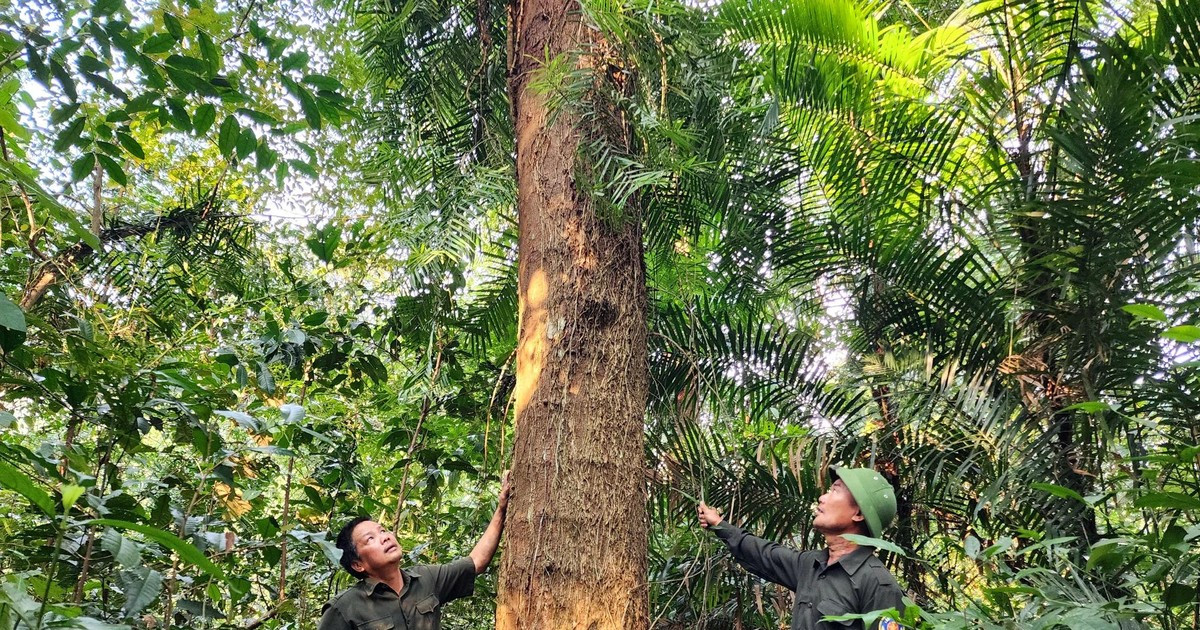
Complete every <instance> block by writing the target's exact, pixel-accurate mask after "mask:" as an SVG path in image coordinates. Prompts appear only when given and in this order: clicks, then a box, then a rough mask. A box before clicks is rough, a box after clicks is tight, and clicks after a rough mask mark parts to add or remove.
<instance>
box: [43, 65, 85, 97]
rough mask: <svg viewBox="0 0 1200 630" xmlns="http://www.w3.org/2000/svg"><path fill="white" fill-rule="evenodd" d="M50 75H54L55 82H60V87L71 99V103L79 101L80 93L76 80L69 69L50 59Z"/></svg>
mask: <svg viewBox="0 0 1200 630" xmlns="http://www.w3.org/2000/svg"><path fill="white" fill-rule="evenodd" d="M50 74H52V75H54V80H55V81H58V84H59V86H61V87H62V89H63V92H66V93H67V97H68V98H70V99H71V102H75V101H78V100H79V92H78V91H77V90H76V88H75V79H73V78H72V77H71V73H70V72H67V69H66V68H64V67H63V65H62V64H61V63H59V62H58V61H57V60H55V59H53V58H51V59H50Z"/></svg>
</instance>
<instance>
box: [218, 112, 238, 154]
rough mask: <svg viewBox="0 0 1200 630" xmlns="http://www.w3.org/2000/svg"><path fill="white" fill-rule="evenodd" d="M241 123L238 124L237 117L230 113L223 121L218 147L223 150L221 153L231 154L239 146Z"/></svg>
mask: <svg viewBox="0 0 1200 630" xmlns="http://www.w3.org/2000/svg"><path fill="white" fill-rule="evenodd" d="M241 133H242V129H241V125H239V124H238V121H237V117H235V116H233V115H229V116H226V117H225V120H224V121H222V122H221V133H220V135H219V136H218V138H217V148H219V149H220V150H221V155H225V156H229V155H232V154H233V151H234V149H236V148H237V141H238V138H239V137H240V136H241Z"/></svg>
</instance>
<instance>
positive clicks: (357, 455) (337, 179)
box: [0, 0, 1200, 629]
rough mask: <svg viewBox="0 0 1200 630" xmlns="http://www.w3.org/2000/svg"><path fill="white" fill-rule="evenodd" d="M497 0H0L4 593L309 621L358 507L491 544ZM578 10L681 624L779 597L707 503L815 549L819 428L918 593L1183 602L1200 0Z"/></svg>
mask: <svg viewBox="0 0 1200 630" xmlns="http://www.w3.org/2000/svg"><path fill="white" fill-rule="evenodd" d="M346 8H352V9H353V10H354V14H353V15H347V14H344V13H343V12H342V11H343V9H346ZM504 9H505V5H501V4H497V3H492V2H483V3H479V2H474V1H472V2H466V1H464V0H438V1H430V2H410V3H399V4H396V3H383V2H362V3H357V4H356V5H354V6H352V7H342V6H340V5H339V6H338V8H330V7H328V6H325V5H324V4H319V3H318V4H310V3H297V2H288V3H283V4H277V5H271V6H259V5H228V6H227V5H218V4H213V3H206V2H187V3H182V4H180V3H161V4H160V3H150V4H136V3H127V2H123V1H122V0H100V1H99V2H96V3H92V4H86V3H66V4H62V3H57V4H56V3H34V4H33V5H31V6H29V7H26V6H25V5H21V4H18V5H17V6H16V7H15V8H14V7H7V8H5V9H3V12H2V13H0V130H2V132H3V139H4V155H3V156H2V157H3V159H2V160H0V178H3V183H4V187H5V190H4V193H3V199H4V202H3V203H2V204H0V250H2V251H3V252H4V256H3V257H2V261H0V404H2V405H3V409H4V411H0V508H2V509H0V513H3V514H4V515H5V516H3V517H0V573H2V575H3V579H2V581H0V626H2V627H7V628H19V627H28V628H44V627H81V628H88V627H91V628H100V627H119V626H108V625H105V624H126V623H127V624H131V625H139V626H140V625H143V624H149V623H151V622H154V623H156V624H159V625H162V624H165V623H167V622H170V623H172V624H174V625H179V626H187V627H207V626H212V627H217V626H223V625H237V626H245V625H252V624H254V623H259V622H261V624H262V625H263V626H264V627H297V626H299V627H310V626H311V620H312V619H314V618H315V617H316V615H317V612H316V611H318V610H319V609H320V606H321V604H322V603H323V602H324V601H325V600H326V599H327V598H328V597H329V596H330V595H331V594H332V593H333V592H335V591H336V590H337V589H338V588H340V587H341V586H343V585H345V584H346V583H347V578H346V577H345V576H343V575H340V574H338V572H337V566H336V560H337V550H336V549H335V548H333V547H332V544H331V541H330V540H329V535H330V532H331V531H333V530H335V529H336V528H337V527H338V526H339V525H340V523H341V522H342V521H344V520H346V519H348V518H350V517H351V516H353V515H357V514H370V515H372V516H374V517H376V518H380V519H383V520H384V521H385V522H388V523H393V522H395V523H398V525H399V529H398V536H399V538H400V539H401V541H402V543H403V545H404V547H405V548H406V549H407V550H409V554H410V559H411V560H413V561H442V560H447V559H450V558H452V557H454V555H455V554H461V553H463V552H465V551H467V550H468V549H469V548H470V544H471V543H472V542H473V541H474V540H475V538H476V537H477V536H478V534H479V532H480V531H481V528H482V525H483V523H484V521H485V520H486V518H487V516H488V514H489V513H490V504H489V502H490V501H491V500H493V494H492V493H493V492H494V488H495V484H494V481H495V479H496V476H497V473H498V472H499V471H500V470H502V469H503V468H504V461H505V459H506V457H507V453H506V450H507V448H508V444H510V443H511V426H510V421H511V415H510V414H511V413H512V411H511V405H510V404H509V403H510V400H511V396H512V391H513V385H514V376H513V372H514V366H513V363H514V357H515V351H514V350H515V344H516V332H517V314H518V305H517V298H516V295H517V293H516V287H517V271H518V269H517V253H518V252H517V243H518V241H517V236H518V234H517V223H518V222H517V207H516V204H517V195H516V185H515V181H514V174H515V165H514V164H513V147H514V146H515V144H514V139H513V137H512V121H511V119H510V109H509V101H508V99H509V93H508V85H507V78H508V77H507V72H508V70H509V68H510V67H511V65H510V62H511V60H509V59H507V50H506V46H505V42H506V35H507V33H506V28H507V19H506V12H505V10H504ZM581 9H582V11H583V14H584V16H585V19H586V21H587V25H588V27H589V28H594V29H596V31H597V32H598V33H599V34H601V35H602V36H603V37H604V39H605V41H606V49H605V51H604V54H605V55H607V58H608V59H609V61H610V62H611V63H610V66H611V69H613V71H614V72H615V73H616V74H618V75H620V76H621V77H623V78H624V80H626V81H627V83H626V84H624V85H622V86H620V88H621V89H617V88H616V87H615V86H613V85H608V86H607V87H597V85H601V86H604V85H605V84H603V83H602V82H601V83H599V84H598V83H597V82H596V81H593V78H594V77H593V76H592V75H591V74H590V73H591V70H590V69H587V68H579V67H576V63H575V62H576V61H577V59H578V55H576V54H563V55H558V56H554V57H552V58H550V59H548V60H547V66H548V67H547V69H545V70H543V71H542V72H541V73H539V74H538V76H536V77H533V78H532V79H531V82H532V83H531V84H532V85H533V86H534V87H536V88H537V89H538V90H539V91H540V92H541V93H543V94H544V95H546V96H547V98H549V99H551V100H552V101H553V102H554V105H555V107H556V109H558V110H559V111H560V113H565V112H570V114H571V115H572V117H574V118H575V119H576V120H578V121H579V124H580V125H589V124H600V123H603V122H606V121H607V122H611V120H612V116H613V115H614V114H616V115H617V117H618V118H620V119H621V120H622V121H623V124H627V125H628V128H627V129H626V131H627V135H625V136H621V137H620V138H619V139H618V138H615V137H612V138H610V137H607V136H604V137H598V138H594V139H593V141H592V142H590V143H588V144H587V145H586V146H585V147H584V148H583V150H582V151H581V152H580V156H579V163H578V164H577V165H576V170H575V173H576V175H577V176H578V178H579V179H580V182H579V184H580V191H581V192H586V193H587V194H590V195H592V196H593V198H594V199H595V200H596V201H597V202H598V203H597V204H596V205H597V208H598V211H599V212H602V213H604V216H605V217H607V218H609V219H611V220H617V219H624V218H628V217H632V216H640V217H641V220H642V223H643V232H644V234H645V251H646V271H647V278H648V288H649V291H650V297H651V299H650V306H651V313H650V322H649V333H650V334H649V336H648V338H649V344H650V347H649V351H650V365H649V366H648V368H649V373H650V375H651V378H652V390H651V401H650V406H649V408H648V410H647V423H646V424H647V467H648V471H649V474H650V476H651V478H652V486H651V487H652V492H651V496H650V501H651V505H650V508H651V509H650V514H651V515H652V523H651V525H652V527H651V530H652V538H651V541H650V543H651V544H650V550H651V556H650V571H651V575H650V583H651V599H652V607H653V614H654V616H655V618H656V627H657V628H672V629H677V628H702V627H707V628H716V627H739V624H740V627H744V628H773V627H778V625H779V624H780V623H781V622H782V621H786V616H787V614H788V611H789V610H790V606H789V601H788V599H787V594H786V593H784V592H779V591H777V590H774V589H773V587H771V586H765V585H763V584H761V583H758V582H757V581H755V580H754V579H752V578H751V577H750V576H748V575H747V574H746V573H745V572H743V571H741V570H740V569H738V568H736V566H735V565H734V564H733V563H732V562H731V561H730V560H729V558H728V556H727V555H726V554H724V552H723V551H722V550H721V547H720V545H719V543H716V542H715V541H714V540H713V539H712V538H711V537H709V536H708V535H707V534H706V533H704V532H701V531H698V530H697V528H696V527H695V525H694V524H693V523H694V504H695V502H696V501H697V500H700V499H704V500H706V501H707V502H709V503H710V504H713V505H717V506H720V507H722V508H724V509H726V510H727V511H728V513H729V514H731V515H734V516H735V517H736V518H738V519H739V520H742V521H744V522H745V523H746V524H747V525H748V526H749V527H751V528H752V529H754V530H756V531H758V532H760V533H763V534H764V535H767V536H769V537H772V538H776V539H780V540H785V541H789V540H790V541H793V542H794V543H795V544H797V545H803V546H811V545H819V544H820V543H821V540H820V538H819V536H818V535H817V534H816V533H815V532H813V531H812V530H811V519H810V518H809V514H808V511H809V506H810V505H811V504H812V502H813V501H815V500H816V497H817V496H819V494H820V491H821V489H822V488H823V487H824V485H825V481H826V479H825V477H824V470H825V466H826V465H827V464H829V463H834V462H838V463H849V462H856V463H861V464H864V465H875V466H877V467H879V468H880V469H882V470H886V471H889V472H892V473H895V477H896V483H897V487H898V490H899V492H898V496H899V497H900V501H901V516H900V520H899V524H898V527H897V528H896V529H894V530H893V532H892V534H893V536H892V537H891V538H889V544H890V545H892V546H894V549H893V548H891V547H888V550H889V551H890V553H887V554H885V557H886V560H887V562H889V563H890V564H891V566H893V567H894V569H895V572H896V573H897V575H898V577H899V578H900V579H901V581H902V583H903V584H904V586H905V587H906V589H907V590H908V592H909V593H910V595H911V596H912V599H913V602H914V606H911V607H909V608H908V609H907V610H905V611H896V612H897V613H902V614H900V615H899V616H900V617H902V618H903V620H904V621H905V622H906V624H907V625H909V626H912V627H931V628H967V627H971V628H1010V627H1041V628H1056V627H1084V626H1091V627H1111V628H1128V627H1141V626H1149V627H1160V628H1181V627H1190V626H1191V625H1192V620H1193V619H1194V618H1195V617H1194V616H1195V614H1196V610H1197V599H1196V584H1197V579H1198V576H1200V555H1198V554H1197V553H1196V551H1195V549H1196V544H1195V542H1196V539H1197V537H1198V536H1200V530H1198V529H1197V527H1198V526H1197V521H1196V518H1197V513H1200V503H1198V501H1197V498H1196V497H1197V496H1200V477H1198V476H1197V472H1196V462H1197V456H1198V455H1200V446H1198V442H1200V435H1198V434H1197V433H1196V425H1195V417H1196V405H1195V403H1194V400H1195V391H1196V389H1197V386H1198V385H1200V383H1198V382H1197V366H1198V365H1200V357H1197V345H1196V341H1197V339H1198V338H1200V334H1198V332H1197V329H1196V326H1197V325H1198V324H1200V322H1197V321H1195V319H1194V313H1196V312H1198V308H1197V307H1198V306H1200V293H1198V292H1197V287H1196V283H1195V278H1196V271H1197V253H1196V252H1197V249H1196V242H1197V239H1198V238H1200V233H1198V231H1200V218H1198V216H1197V212H1196V208H1197V207H1200V198H1198V197H1197V189H1196V184H1197V182H1198V181H1200V178H1198V177H1197V175H1198V172H1197V170H1196V164H1195V155H1196V152H1197V151H1198V150H1200V135H1198V134H1197V131H1198V128H1197V126H1196V124H1195V120H1196V115H1197V114H1198V113H1200V112H1198V111H1197V108H1198V107H1200V104H1198V103H1197V101H1196V98H1195V95H1196V94H1198V93H1200V32H1198V31H1197V30H1196V26H1195V25H1196V24H1200V8H1198V7H1197V5H1196V3H1195V2H1191V1H1183V0H1170V1H1164V2H1160V3H1133V4H1130V5H1128V6H1125V5H1122V6H1121V7H1120V10H1116V9H1114V8H1113V7H1112V6H1110V5H1107V4H1104V3H1095V2H1068V1H1065V0H1038V1H1036V2H1025V3H1011V2H1009V3H1004V2H992V1H990V0H979V1H975V0H971V1H969V2H965V3H962V4H961V5H960V4H958V3H945V2H934V3H929V2H925V3H916V4H915V5H911V4H909V3H899V4H888V5H880V4H878V3H871V2H855V1H853V0H821V1H818V2H795V1H792V0H772V1H771V2H766V3H761V2H755V3H748V2H742V1H738V0H728V1H727V2H721V3H718V4H717V5H714V6H712V7H710V8H700V7H697V6H694V5H691V4H686V3H666V4H664V3H661V2H660V3H647V2H641V1H638V0H633V1H630V2H591V1H589V2H584V3H582V5H581ZM135 18H136V19H135ZM360 51H361V54H360ZM578 52H582V51H578ZM589 52H595V51H589ZM351 95H353V96H354V98H353V99H351ZM601 107H603V109H601ZM601 135H602V134H601ZM618 140H619V141H618ZM97 187H98V190H99V193H98V194H97V192H96V191H97ZM96 208H99V212H98V213H97V212H96ZM94 215H95V218H97V219H98V222H97V223H93V221H92V219H93V218H94ZM277 215H284V216H286V217H290V219H288V220H277V218H276V217H277ZM47 541H55V544H53V545H47V544H46V543H47ZM490 580H491V578H489V577H485V578H483V582H481V584H480V586H479V588H477V596H476V597H475V598H474V599H472V600H467V601H464V602H460V603H457V604H455V606H453V607H451V608H449V609H447V611H446V616H447V619H446V624H447V626H450V625H451V624H457V625H455V626H454V627H464V628H487V627H490V625H491V613H492V610H493V607H494V602H493V601H492V598H491V595H492V594H493V592H494V590H493V585H492V583H491V582H490Z"/></svg>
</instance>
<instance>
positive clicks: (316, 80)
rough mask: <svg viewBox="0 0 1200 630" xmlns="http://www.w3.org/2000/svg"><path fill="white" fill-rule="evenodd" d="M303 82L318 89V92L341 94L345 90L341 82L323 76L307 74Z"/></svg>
mask: <svg viewBox="0 0 1200 630" xmlns="http://www.w3.org/2000/svg"><path fill="white" fill-rule="evenodd" d="M303 81H304V82H305V83H307V84H309V85H311V86H314V87H316V88H317V89H318V90H329V91H331V92H341V91H342V90H343V89H345V88H344V87H343V86H342V83H341V81H338V80H337V79H334V78H332V77H327V76H325V75H323V74H306V75H304V79H303Z"/></svg>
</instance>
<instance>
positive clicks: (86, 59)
mask: <svg viewBox="0 0 1200 630" xmlns="http://www.w3.org/2000/svg"><path fill="white" fill-rule="evenodd" d="M79 69H80V70H81V71H83V72H107V71H108V64H106V63H104V62H103V61H100V60H99V59H97V58H95V57H93V56H91V55H80V56H79Z"/></svg>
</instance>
